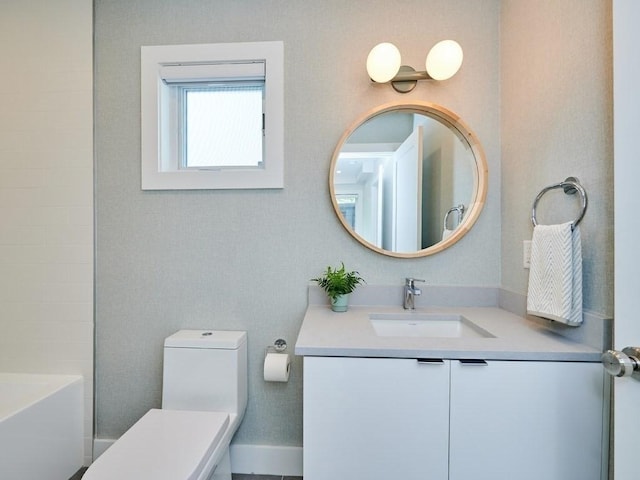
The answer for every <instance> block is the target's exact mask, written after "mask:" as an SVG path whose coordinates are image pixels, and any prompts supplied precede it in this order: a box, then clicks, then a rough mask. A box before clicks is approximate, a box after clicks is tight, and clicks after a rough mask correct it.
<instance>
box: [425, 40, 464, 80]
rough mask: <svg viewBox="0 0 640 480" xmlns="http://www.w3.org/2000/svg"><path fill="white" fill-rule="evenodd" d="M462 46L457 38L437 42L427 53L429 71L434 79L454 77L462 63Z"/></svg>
mask: <svg viewBox="0 0 640 480" xmlns="http://www.w3.org/2000/svg"><path fill="white" fill-rule="evenodd" d="M462 58H463V54H462V47H461V46H460V44H458V42H456V41H455V40H442V41H441V42H438V43H436V44H435V45H434V46H433V48H432V49H431V50H430V51H429V54H428V55H427V61H426V67H427V73H428V74H429V76H430V77H431V78H433V79H434V80H446V79H448V78H451V77H453V76H454V75H455V74H456V72H457V71H458V70H459V69H460V66H461V65H462Z"/></svg>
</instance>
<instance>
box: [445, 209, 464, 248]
mask: <svg viewBox="0 0 640 480" xmlns="http://www.w3.org/2000/svg"><path fill="white" fill-rule="evenodd" d="M464 210H465V208H464V205H463V204H462V203H461V204H459V205H458V206H456V207H451V208H450V209H449V211H448V212H447V213H446V214H445V215H444V225H443V227H442V239H443V240H446V239H447V238H448V237H449V235H451V234H452V233H453V231H454V230H455V229H456V228H458V227H459V226H460V224H461V223H462V219H463V217H464ZM453 212H458V219H457V220H458V221H457V222H456V223H455V225H453V228H449V216H450V215H451V214H452V213H453Z"/></svg>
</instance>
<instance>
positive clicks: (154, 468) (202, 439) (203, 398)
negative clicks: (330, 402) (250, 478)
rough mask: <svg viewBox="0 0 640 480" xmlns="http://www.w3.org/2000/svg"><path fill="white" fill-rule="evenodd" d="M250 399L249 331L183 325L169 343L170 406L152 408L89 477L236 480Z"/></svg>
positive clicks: (166, 383)
mask: <svg viewBox="0 0 640 480" xmlns="http://www.w3.org/2000/svg"><path fill="white" fill-rule="evenodd" d="M246 404H247V342H246V332H232V331H209V330H181V331H179V332H177V333H175V334H174V335H172V336H170V337H168V338H167V339H166V340H165V344H164V365H163V387H162V409H151V410H149V411H148V412H147V413H146V414H145V415H144V416H143V417H142V418H140V420H138V421H137V422H136V423H135V424H134V425H133V426H132V427H131V428H130V429H129V430H127V431H126V432H125V433H124V434H123V435H122V436H121V437H120V438H119V439H118V440H117V441H116V442H115V443H114V444H113V445H112V446H111V447H109V449H107V451H105V452H104V453H103V454H102V455H101V456H100V457H99V458H98V459H96V461H95V462H93V464H92V465H91V466H90V467H89V469H88V470H87V472H86V473H85V474H84V476H83V480H115V479H118V480H146V479H148V480H231V465H230V461H229V444H230V442H231V438H232V437H233V435H234V434H235V432H236V430H237V429H238V426H239V425H240V422H241V421H242V416H243V415H244V411H245V408H246Z"/></svg>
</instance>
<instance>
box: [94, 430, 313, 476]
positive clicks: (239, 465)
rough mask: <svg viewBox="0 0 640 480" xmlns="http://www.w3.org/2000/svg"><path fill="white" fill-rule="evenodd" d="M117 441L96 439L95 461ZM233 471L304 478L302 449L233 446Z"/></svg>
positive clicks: (272, 446)
mask: <svg viewBox="0 0 640 480" xmlns="http://www.w3.org/2000/svg"><path fill="white" fill-rule="evenodd" d="M114 442H115V439H111V438H95V439H94V440H93V460H94V461H95V459H96V458H98V457H99V456H100V455H102V454H103V453H104V452H105V450H107V448H109V447H110V446H111V445H113V443H114ZM230 454H231V471H232V472H233V473H249V474H255V475H282V476H290V477H301V476H302V447H280V446H275V445H236V444H231V447H230Z"/></svg>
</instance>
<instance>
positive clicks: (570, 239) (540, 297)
mask: <svg viewBox="0 0 640 480" xmlns="http://www.w3.org/2000/svg"><path fill="white" fill-rule="evenodd" d="M527 313H529V314H530V315H536V316H538V317H544V318H549V319H551V320H556V321H558V322H562V323H566V324H567V325H574V326H577V325H580V324H581V323H582V246H581V242H580V229H579V227H578V226H576V227H575V228H573V230H572V229H571V223H570V222H569V223H563V224H560V225H537V226H536V227H535V228H534V229H533V238H532V240H531V267H530V270H529V292H528V296H527Z"/></svg>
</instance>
